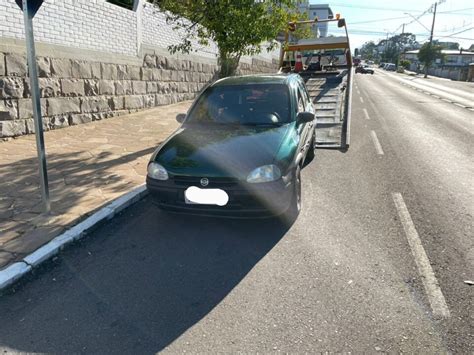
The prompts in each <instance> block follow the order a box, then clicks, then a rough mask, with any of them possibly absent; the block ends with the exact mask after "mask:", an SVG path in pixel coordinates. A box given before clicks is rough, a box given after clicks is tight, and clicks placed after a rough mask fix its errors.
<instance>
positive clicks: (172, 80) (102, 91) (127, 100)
mask: <svg viewBox="0 0 474 355" xmlns="http://www.w3.org/2000/svg"><path fill="white" fill-rule="evenodd" d="M0 62H2V63H3V64H4V65H3V68H0V70H3V71H2V72H0V137H12V136H18V135H23V134H28V133H33V132H34V125H33V119H32V117H33V110H32V103H31V96H30V87H29V86H30V84H29V78H28V77H27V75H26V73H27V65H26V59H25V57H24V56H23V55H21V54H17V53H0ZM38 62H39V64H38V69H39V70H38V72H39V76H40V78H39V85H40V94H41V108H42V109H41V110H42V114H43V117H44V119H43V127H44V128H45V129H46V130H48V129H55V128H61V127H66V126H69V125H74V124H79V123H85V122H90V121H94V120H100V119H104V118H109V117H112V116H116V115H121V114H125V113H129V112H133V111H137V110H140V109H145V108H150V107H154V106H159V105H167V104H171V103H175V102H179V101H183V100H190V99H193V98H194V97H195V95H196V93H197V92H199V90H201V89H202V87H203V86H204V85H206V84H207V83H208V82H209V81H211V80H212V78H213V77H214V74H215V73H216V71H217V66H216V65H211V64H205V63H197V62H192V61H189V60H177V59H174V58H166V57H162V56H156V55H153V54H147V55H145V57H144V61H143V65H142V66H137V65H127V64H114V63H103V62H92V61H81V60H74V59H69V58H51V57H38Z"/></svg>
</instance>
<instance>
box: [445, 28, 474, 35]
mask: <svg viewBox="0 0 474 355" xmlns="http://www.w3.org/2000/svg"><path fill="white" fill-rule="evenodd" d="M472 29H474V27H471V28H468V29H465V30H462V31H459V32H455V33H451V34H449V35H446V36H441V37H452V36H455V35H458V34H460V33H463V32H467V31H470V30H472Z"/></svg>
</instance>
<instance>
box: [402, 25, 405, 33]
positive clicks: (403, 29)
mask: <svg viewBox="0 0 474 355" xmlns="http://www.w3.org/2000/svg"><path fill="white" fill-rule="evenodd" d="M404 33H405V24H403V26H402V34H404Z"/></svg>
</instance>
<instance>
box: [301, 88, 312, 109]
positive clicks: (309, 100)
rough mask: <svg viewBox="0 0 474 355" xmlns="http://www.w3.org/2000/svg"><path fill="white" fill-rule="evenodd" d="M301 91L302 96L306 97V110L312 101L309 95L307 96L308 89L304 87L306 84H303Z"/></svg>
mask: <svg viewBox="0 0 474 355" xmlns="http://www.w3.org/2000/svg"><path fill="white" fill-rule="evenodd" d="M303 93H304V96H305V98H306V103H307V104H306V111H308V108H309V106H310V105H311V104H312V103H313V101H312V100H311V97H310V96H309V93H308V89H307V88H306V86H303Z"/></svg>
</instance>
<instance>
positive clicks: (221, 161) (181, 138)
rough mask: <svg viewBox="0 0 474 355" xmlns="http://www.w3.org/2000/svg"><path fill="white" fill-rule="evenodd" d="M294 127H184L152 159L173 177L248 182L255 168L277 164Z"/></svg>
mask: <svg viewBox="0 0 474 355" xmlns="http://www.w3.org/2000/svg"><path fill="white" fill-rule="evenodd" d="M291 126H292V124H286V125H283V126H276V127H255V126H229V125H210V126H204V127H195V126H191V125H189V126H183V127H182V128H180V129H179V130H178V131H176V132H175V133H174V134H173V135H172V136H171V137H170V138H169V139H168V140H167V141H166V142H165V143H164V145H163V146H162V147H160V148H159V149H158V150H157V152H156V153H155V155H154V156H153V157H152V160H154V161H156V162H158V163H159V164H161V165H163V166H164V167H165V168H166V170H167V171H168V172H169V173H171V174H177V175H190V176H195V175H199V176H212V177H234V178H238V179H245V178H246V177H247V175H248V174H249V173H250V172H251V171H252V170H253V169H255V168H257V167H259V166H262V165H266V164H272V163H275V158H276V157H277V155H278V152H279V149H280V146H281V145H282V142H284V141H285V140H287V135H288V132H289V131H290V127H291Z"/></svg>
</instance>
